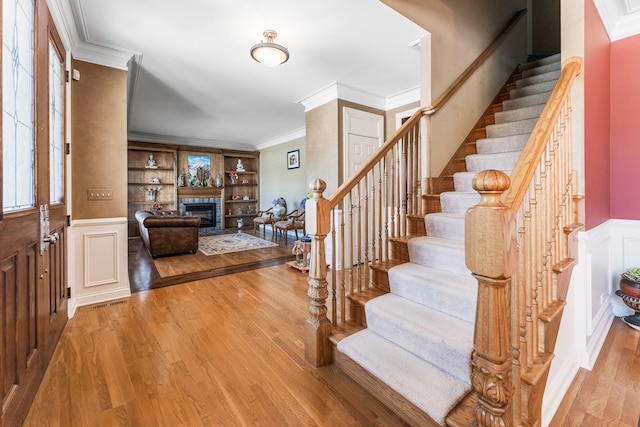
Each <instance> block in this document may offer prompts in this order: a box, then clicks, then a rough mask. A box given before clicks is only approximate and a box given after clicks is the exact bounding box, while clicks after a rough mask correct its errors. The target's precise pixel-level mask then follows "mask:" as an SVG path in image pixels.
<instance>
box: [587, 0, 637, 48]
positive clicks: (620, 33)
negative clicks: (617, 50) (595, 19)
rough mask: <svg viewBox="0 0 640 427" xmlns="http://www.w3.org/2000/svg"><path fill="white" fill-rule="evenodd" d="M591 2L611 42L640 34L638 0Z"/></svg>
mask: <svg viewBox="0 0 640 427" xmlns="http://www.w3.org/2000/svg"><path fill="white" fill-rule="evenodd" d="M593 3H594V5H595V6H596V9H597V10H598V14H599V15H600V19H601V20H602V23H603V24H604V27H605V29H606V30H607V34H608V35H609V39H610V40H611V41H612V42H614V41H617V40H621V39H624V38H626V37H632V36H635V35H637V34H640V1H638V0H593Z"/></svg>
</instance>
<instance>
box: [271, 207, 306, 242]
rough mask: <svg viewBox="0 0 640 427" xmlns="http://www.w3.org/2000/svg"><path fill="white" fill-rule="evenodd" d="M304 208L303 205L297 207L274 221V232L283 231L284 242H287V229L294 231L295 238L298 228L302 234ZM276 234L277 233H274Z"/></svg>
mask: <svg viewBox="0 0 640 427" xmlns="http://www.w3.org/2000/svg"><path fill="white" fill-rule="evenodd" d="M304 214H305V210H304V207H299V208H298V209H296V210H295V211H293V212H291V213H289V214H287V215H284V216H283V217H282V218H283V219H282V220H280V221H276V223H275V227H276V232H278V231H283V232H284V243H285V244H286V243H287V237H288V234H289V230H293V231H295V233H296V239H297V238H298V230H302V234H303V235H304V225H305V218H304ZM276 236H277V235H276Z"/></svg>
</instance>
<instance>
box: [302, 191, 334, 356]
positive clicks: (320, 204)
mask: <svg viewBox="0 0 640 427" xmlns="http://www.w3.org/2000/svg"><path fill="white" fill-rule="evenodd" d="M326 188H327V184H326V183H325V182H324V181H323V180H321V179H315V180H313V182H311V184H309V189H310V190H311V193H312V194H313V198H312V199H310V200H307V204H306V208H305V210H306V225H305V228H306V231H307V234H309V236H310V237H311V256H310V258H311V263H310V265H309V291H308V295H309V299H310V306H309V318H308V319H307V321H306V323H305V325H304V353H305V358H306V359H307V362H308V363H310V364H311V365H313V366H315V367H319V366H324V365H326V364H328V363H330V362H331V346H330V345H329V335H330V334H331V322H330V321H329V319H328V318H327V304H326V301H327V298H328V297H329V291H328V290H327V261H326V257H325V250H324V239H325V237H326V236H327V234H328V233H329V230H330V228H331V224H330V219H329V212H330V211H331V207H330V203H329V200H327V199H325V198H324V197H323V195H322V193H323V191H324V190H325V189H326Z"/></svg>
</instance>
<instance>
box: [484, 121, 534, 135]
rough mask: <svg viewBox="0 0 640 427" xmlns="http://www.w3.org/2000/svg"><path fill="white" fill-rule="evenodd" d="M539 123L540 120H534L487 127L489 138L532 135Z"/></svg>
mask: <svg viewBox="0 0 640 427" xmlns="http://www.w3.org/2000/svg"><path fill="white" fill-rule="evenodd" d="M537 121H538V119H536V118H533V119H526V120H518V121H515V122H509V123H501V124H497V125H491V126H487V138H499V137H503V136H512V135H521V134H525V133H531V131H532V130H533V128H534V126H535V125H536V122H537Z"/></svg>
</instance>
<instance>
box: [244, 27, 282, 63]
mask: <svg viewBox="0 0 640 427" xmlns="http://www.w3.org/2000/svg"><path fill="white" fill-rule="evenodd" d="M262 35H263V36H264V37H265V38H266V39H267V41H266V42H260V43H258V44H257V45H254V46H253V47H252V48H251V57H252V58H253V59H255V60H256V61H258V62H259V63H261V64H263V65H266V66H267V67H275V66H277V65H280V64H284V63H285V62H287V60H288V59H289V51H288V50H287V48H286V47H284V46H280V45H279V44H277V43H274V42H273V39H275V38H276V37H277V36H278V33H276V32H275V31H273V30H264V33H262Z"/></svg>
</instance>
